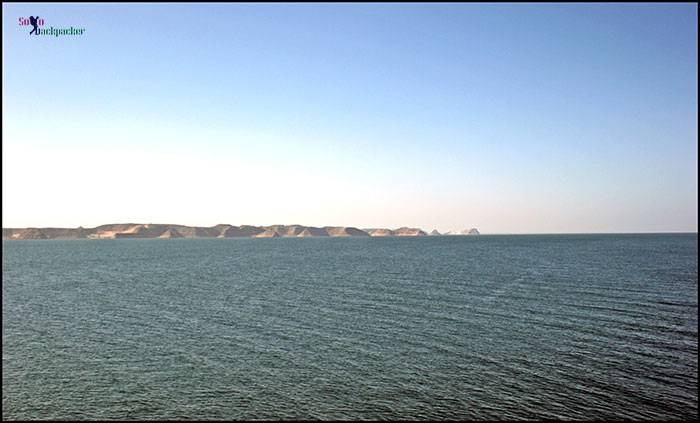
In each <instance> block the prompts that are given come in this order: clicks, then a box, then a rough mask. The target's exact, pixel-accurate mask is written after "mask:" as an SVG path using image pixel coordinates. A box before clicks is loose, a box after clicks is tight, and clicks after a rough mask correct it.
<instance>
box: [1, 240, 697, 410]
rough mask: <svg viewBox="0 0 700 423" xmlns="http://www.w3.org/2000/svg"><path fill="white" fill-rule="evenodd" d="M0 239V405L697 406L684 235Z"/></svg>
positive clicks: (693, 312)
mask: <svg viewBox="0 0 700 423" xmlns="http://www.w3.org/2000/svg"><path fill="white" fill-rule="evenodd" d="M3 247H4V249H3V251H4V252H3V288H2V292H3V300H2V306H3V307H2V316H3V323H2V339H3V346H2V370H3V371H2V403H3V411H2V415H3V418H4V419H13V418H43V419H48V418H57V419H68V418H75V419H81V418H90V419H113V418H114V419H117V418H118V419H130V418H139V419H166V418H167V419H178V418H182V419H185V418H198V419H207V418H213V419H217V418H225V419H249V418H257V419H287V418H289V419H292V418H308V419H313V418H320V419H335V418H337V419H382V418H393V419H396V418H408V419H428V418H438V419H440V418H443V419H447V418H449V419H455V418H459V419H494V418H498V419H532V418H563V419H581V418H587V419H594V418H617V419H619V418H634V419H652V418H656V419H658V418H686V419H690V418H695V417H697V416H698V311H697V305H698V295H697V294H698V262H697V235H696V234H688V235H548V236H534V235H530V236H480V237H425V238H403V239H402V238H383V239H380V238H370V239H367V238H345V239H341V238H304V239H292V238H290V239H172V240H161V239H148V240H102V241H98V240H86V241H56V240H48V241H10V242H4V243H3Z"/></svg>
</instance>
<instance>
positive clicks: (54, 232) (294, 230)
mask: <svg viewBox="0 0 700 423" xmlns="http://www.w3.org/2000/svg"><path fill="white" fill-rule="evenodd" d="M433 232H437V231H433ZM468 232H469V231H468V230H465V231H464V233H468ZM472 233H473V232H472ZM477 233H478V232H477ZM427 235H428V233H426V232H425V231H423V230H422V229H420V228H408V227H401V228H397V229H386V228H372V229H359V228H355V227H352V226H324V227H314V226H304V225H270V226H252V225H241V226H233V225H228V224H219V225H215V226H211V227H206V226H186V225H175V224H160V223H114V224H107V225H100V226H96V227H94V228H84V227H82V226H80V227H78V228H3V230H2V238H3V239H4V240H21V239H120V238H289V237H358V236H360V237H370V236H371V237H396V236H427Z"/></svg>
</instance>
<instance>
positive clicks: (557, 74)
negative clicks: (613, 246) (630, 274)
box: [2, 3, 698, 234]
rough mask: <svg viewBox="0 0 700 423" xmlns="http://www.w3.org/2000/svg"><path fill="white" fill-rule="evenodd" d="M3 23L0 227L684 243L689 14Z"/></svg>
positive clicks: (450, 7)
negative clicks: (407, 230) (640, 236)
mask: <svg viewBox="0 0 700 423" xmlns="http://www.w3.org/2000/svg"><path fill="white" fill-rule="evenodd" d="M2 8H3V29H2V31H3V37H2V38H3V39H2V47H3V49H2V54H3V69H2V88H3V91H2V93H3V94H2V102H3V107H2V118H3V121H2V152H3V155H2V165H3V166H2V176H3V178H2V188H3V189H2V199H3V202H2V220H3V221H2V225H3V227H77V226H84V227H93V226H97V225H101V224H105V223H127V222H129V223H131V222H136V223H178V224H185V225H199V226H211V225H215V224H219V223H229V224H234V225H240V224H252V225H269V224H302V225H313V226H326V225H328V226H356V227H360V228H373V227H389V228H396V227H400V226H410V227H420V228H423V229H425V230H428V231H430V230H432V229H437V230H439V231H448V230H452V231H455V230H463V229H465V228H471V227H477V228H479V230H480V231H481V232H482V233H494V234H497V233H586V232H596V233H601V232H676V231H690V232H697V227H698V225H697V222H698V219H697V216H698V197H697V192H698V182H697V181H698V162H697V154H698V121H697V117H698V85H697V82H698V68H697V61H698V57H697V56H698V54H697V52H698V45H697V40H698V20H697V16H698V14H697V13H698V10H697V5H696V4H572V5H565V4H509V5H502V4H427V3H426V4H416V3H411V4H396V3H393V4H362V3H358V4H311V3H309V4H179V3H178V4H121V5H109V4H3V6H2ZM37 15H38V16H39V17H41V18H43V19H44V22H45V23H44V26H43V27H41V28H50V27H51V26H53V27H55V28H64V27H71V26H73V27H74V28H84V29H85V32H84V34H82V35H75V36H61V37H55V36H44V35H41V36H35V35H30V34H29V32H30V30H31V27H30V26H21V25H20V24H19V19H20V18H22V17H24V18H28V17H29V16H37Z"/></svg>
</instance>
